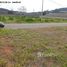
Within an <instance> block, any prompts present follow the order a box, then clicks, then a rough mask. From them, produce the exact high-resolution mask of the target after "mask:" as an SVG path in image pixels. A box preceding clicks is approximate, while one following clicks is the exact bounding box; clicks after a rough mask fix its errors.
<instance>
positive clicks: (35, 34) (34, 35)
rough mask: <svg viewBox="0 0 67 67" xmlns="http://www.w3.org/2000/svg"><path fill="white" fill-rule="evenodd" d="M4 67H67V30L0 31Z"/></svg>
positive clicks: (2, 64) (0, 53)
mask: <svg viewBox="0 0 67 67" xmlns="http://www.w3.org/2000/svg"><path fill="white" fill-rule="evenodd" d="M0 67H67V27H58V28H56V27H55V28H54V27H53V28H41V29H25V30H21V29H18V30H11V29H0Z"/></svg>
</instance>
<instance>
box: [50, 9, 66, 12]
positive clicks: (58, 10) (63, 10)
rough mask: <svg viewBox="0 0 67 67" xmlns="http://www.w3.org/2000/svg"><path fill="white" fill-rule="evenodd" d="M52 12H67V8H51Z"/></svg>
mask: <svg viewBox="0 0 67 67" xmlns="http://www.w3.org/2000/svg"><path fill="white" fill-rule="evenodd" d="M50 12H52V13H59V12H67V8H59V9H55V10H51V11H50Z"/></svg>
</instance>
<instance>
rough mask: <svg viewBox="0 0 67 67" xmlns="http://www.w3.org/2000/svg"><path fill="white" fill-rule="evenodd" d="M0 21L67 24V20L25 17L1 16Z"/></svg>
mask: <svg viewBox="0 0 67 67" xmlns="http://www.w3.org/2000/svg"><path fill="white" fill-rule="evenodd" d="M0 21H2V22H4V23H34V22H35V23H51V22H62V23H63V22H67V19H61V18H39V17H23V16H0Z"/></svg>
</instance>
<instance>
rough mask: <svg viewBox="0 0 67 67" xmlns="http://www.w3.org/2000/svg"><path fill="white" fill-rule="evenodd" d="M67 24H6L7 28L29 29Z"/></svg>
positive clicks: (66, 24) (65, 24)
mask: <svg viewBox="0 0 67 67" xmlns="http://www.w3.org/2000/svg"><path fill="white" fill-rule="evenodd" d="M57 26H67V23H31V24H28V23H27V24H5V27H4V28H6V29H29V28H44V27H57Z"/></svg>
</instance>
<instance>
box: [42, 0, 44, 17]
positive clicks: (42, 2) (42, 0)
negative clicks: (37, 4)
mask: <svg viewBox="0 0 67 67" xmlns="http://www.w3.org/2000/svg"><path fill="white" fill-rule="evenodd" d="M43 7H44V0H42V16H43Z"/></svg>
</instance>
